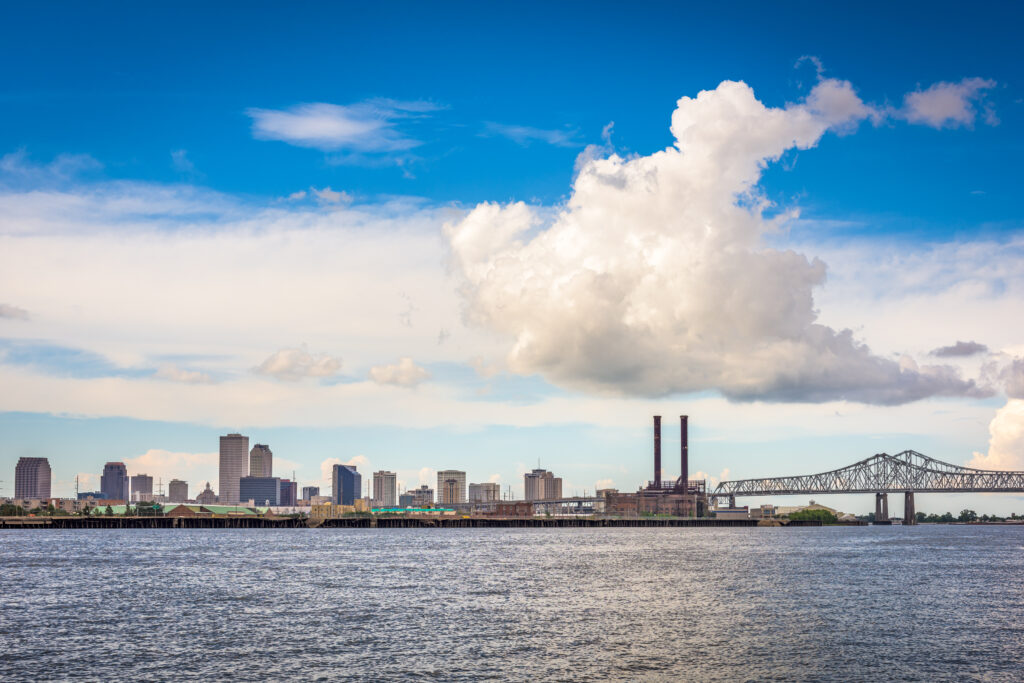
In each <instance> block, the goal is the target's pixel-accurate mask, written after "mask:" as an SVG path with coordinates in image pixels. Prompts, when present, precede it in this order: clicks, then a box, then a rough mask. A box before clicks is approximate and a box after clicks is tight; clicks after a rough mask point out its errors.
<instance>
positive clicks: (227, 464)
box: [220, 434, 249, 505]
mask: <svg viewBox="0 0 1024 683" xmlns="http://www.w3.org/2000/svg"><path fill="white" fill-rule="evenodd" d="M248 473H249V437H247V436H242V435H241V434H228V435H227V436H222V437H220V502H221V503H222V504H223V505H235V504H236V503H239V502H241V497H240V491H239V489H238V487H239V480H240V479H241V478H242V477H244V476H246V475H247V474H248Z"/></svg>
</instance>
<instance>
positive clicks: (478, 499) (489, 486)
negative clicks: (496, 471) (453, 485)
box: [469, 482, 501, 503]
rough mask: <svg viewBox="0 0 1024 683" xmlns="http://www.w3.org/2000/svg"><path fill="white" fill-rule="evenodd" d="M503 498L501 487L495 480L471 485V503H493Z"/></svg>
mask: <svg viewBox="0 0 1024 683" xmlns="http://www.w3.org/2000/svg"><path fill="white" fill-rule="evenodd" d="M500 499H501V487H500V486H498V485H497V484H495V483H494V482H485V483H483V484H470V485H469V502H470V503H491V502H494V501H497V500H500Z"/></svg>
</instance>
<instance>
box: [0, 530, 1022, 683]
mask: <svg viewBox="0 0 1024 683" xmlns="http://www.w3.org/2000/svg"><path fill="white" fill-rule="evenodd" d="M68 679H78V680H83V679H84V680H168V679H175V680H242V681H255V680H298V679H302V680H323V681H332V680H380V681H403V680H409V681H413V680H415V681H421V680H444V681H476V680H485V679H490V680H516V681H538V680H550V681H592V680H618V681H634V680H650V681H659V680H670V679H685V680H698V681H712V680H722V681H737V680H778V681H783V680H784V681H789V680H795V681H836V680H863V681H891V680H908V681H910V680H917V681H939V680H958V681H959V680H980V681H1002V680H1005V681H1011V680H1014V681H1019V680H1022V679H1024V527H992V526H919V527H898V526H897V527H834V528H833V527H823V528H800V529H764V528H760V529H759V528H753V529H750V528H745V529H704V528H692V529H691V528H681V529H632V528H630V529H350V530H346V529H336V530H334V529H320V530H305V529H295V530H256V529H253V530H124V531H115V530H77V531H43V530H38V531H37V530H29V531H21V530H18V531H3V532H0V680H4V681H21V680H68Z"/></svg>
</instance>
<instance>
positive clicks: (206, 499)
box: [196, 480, 241, 505]
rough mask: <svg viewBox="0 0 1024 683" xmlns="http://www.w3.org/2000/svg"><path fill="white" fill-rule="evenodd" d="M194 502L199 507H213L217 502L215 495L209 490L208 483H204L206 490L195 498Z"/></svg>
mask: <svg viewBox="0 0 1024 683" xmlns="http://www.w3.org/2000/svg"><path fill="white" fill-rule="evenodd" d="M239 481H241V480H239ZM196 502H197V503H199V504H200V505H213V504H214V503H216V502H217V494H216V493H214V492H213V489H211V488H210V482H206V488H205V489H203V490H202V491H201V492H200V493H199V495H198V496H196Z"/></svg>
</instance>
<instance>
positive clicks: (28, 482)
mask: <svg viewBox="0 0 1024 683" xmlns="http://www.w3.org/2000/svg"><path fill="white" fill-rule="evenodd" d="M50 475H51V472H50V461H49V460H47V459H46V458H18V464H17V465H15V466H14V497H15V498H36V499H40V500H41V499H43V498H49V497H50Z"/></svg>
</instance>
